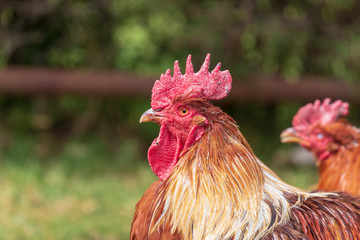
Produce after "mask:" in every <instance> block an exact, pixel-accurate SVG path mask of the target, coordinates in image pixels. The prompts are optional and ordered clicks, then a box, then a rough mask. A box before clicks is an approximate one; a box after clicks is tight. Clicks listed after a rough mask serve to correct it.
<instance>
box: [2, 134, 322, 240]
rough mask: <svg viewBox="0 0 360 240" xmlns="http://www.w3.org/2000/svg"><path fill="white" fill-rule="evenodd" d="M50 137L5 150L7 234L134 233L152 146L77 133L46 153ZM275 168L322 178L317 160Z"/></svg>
mask: <svg viewBox="0 0 360 240" xmlns="http://www.w3.org/2000/svg"><path fill="white" fill-rule="evenodd" d="M47 144H48V141H47V140H45V141H44V139H42V138H38V137H36V136H35V137H34V136H31V135H28V134H26V135H21V136H15V137H13V139H12V141H11V143H10V144H9V145H8V146H7V147H2V148H1V149H0V154H1V160H0V189H1V190H0V239H9V240H17V239H19V240H20V239H21V240H22V239H27V240H45V239H46V240H52V239H54V240H55V239H56V240H62V239H64V240H65V239H66V240H67V239H72V240H89V239H90V240H92V239H93V240H112V239H120V240H121V239H129V231H130V224H131V220H132V216H133V214H134V207H135V204H136V202H137V201H138V200H139V199H140V197H141V196H142V194H143V193H144V191H145V189H146V188H147V187H148V186H149V185H150V184H151V183H152V182H153V181H154V180H155V179H156V177H155V176H154V174H153V173H152V172H151V170H150V167H149V166H148V163H147V161H146V160H145V157H146V148H145V149H142V148H140V147H139V146H138V145H139V143H138V141H137V140H135V139H128V140H127V141H123V142H119V143H115V144H118V145H117V147H116V149H115V150H114V149H111V148H109V146H108V142H107V141H106V140H104V139H102V138H101V137H87V138H76V137H75V138H71V139H70V140H68V141H66V142H65V143H63V144H62V146H61V150H58V151H57V153H56V154H55V153H51V154H49V153H47V154H45V153H46V152H47V151H49V150H46V149H47V148H51V149H53V148H55V149H56V147H57V146H58V145H57V144H55V145H53V146H51V147H49V145H47ZM59 148H60V146H59ZM53 150H54V149H53ZM44 152H45V153H44ZM55 152H56V151H55ZM275 171H276V172H277V173H278V174H279V175H280V176H281V177H282V178H283V179H284V180H285V181H287V182H289V183H291V184H294V185H296V186H298V187H303V188H306V187H308V186H310V185H312V184H313V183H314V182H315V181H316V172H315V171H316V170H314V168H313V167H303V168H295V167H290V168H289V167H280V168H276V169H275Z"/></svg>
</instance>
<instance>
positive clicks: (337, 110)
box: [292, 98, 349, 131]
mask: <svg viewBox="0 0 360 240" xmlns="http://www.w3.org/2000/svg"><path fill="white" fill-rule="evenodd" d="M330 102H331V100H330V99H329V98H326V99H325V100H324V102H323V103H321V102H320V100H316V101H315V102H314V103H313V104H312V103H309V104H306V105H305V106H304V107H302V108H300V109H299V111H298V112H297V114H296V115H295V116H294V118H293V122H292V123H293V126H294V128H295V130H297V131H301V130H303V129H306V128H307V127H308V126H310V125H316V124H319V125H325V124H329V123H332V122H335V121H336V120H337V119H339V118H340V117H345V116H347V115H348V114H349V104H348V103H347V102H342V101H341V100H337V101H335V102H333V103H330Z"/></svg>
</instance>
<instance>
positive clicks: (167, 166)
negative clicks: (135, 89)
mask: <svg viewBox="0 0 360 240" xmlns="http://www.w3.org/2000/svg"><path fill="white" fill-rule="evenodd" d="M208 65H209V56H207V58H206V60H205V63H204V65H203V67H202V68H201V69H200V71H199V73H197V75H195V76H194V74H193V73H192V65H191V60H190V57H189V58H188V61H187V67H186V73H185V75H181V73H179V69H178V65H177V62H175V66H174V79H169V71H167V73H166V74H165V75H162V77H161V78H160V81H158V82H157V83H155V87H157V88H156V89H155V90H154V89H153V96H152V109H149V110H148V111H146V112H145V113H144V114H143V116H142V117H141V119H140V121H141V122H147V121H153V122H157V123H159V124H160V134H159V137H158V138H156V139H155V140H154V142H153V143H152V145H151V147H150V148H149V152H148V158H149V163H150V166H151V168H152V170H153V171H154V173H155V174H156V175H157V176H159V180H158V181H156V182H155V183H153V184H152V185H151V186H150V188H149V189H148V190H147V191H146V192H145V194H144V196H143V197H142V198H141V199H140V201H139V202H138V204H137V206H136V212H135V216H134V219H133V223H132V228H131V234H130V239H132V240H138V239H139V240H140V239H141V240H143V239H149V240H150V239H151V240H152V239H170V240H172V239H190V240H191V239H194V240H198V239H199V240H200V239H209V240H212V239H214V240H215V239H331V238H334V239H341V238H342V239H352V238H353V239H360V226H359V224H358V223H359V222H360V199H358V198H355V197H351V196H349V195H346V194H335V193H332V194H330V193H320V192H313V193H309V192H306V191H303V190H300V189H297V188H295V187H293V186H290V185H288V184H286V183H284V182H283V181H281V180H280V179H279V178H278V177H277V176H276V174H275V173H274V172H272V171H271V170H270V169H269V168H267V167H266V166H265V165H264V164H263V163H262V162H261V161H260V160H259V159H257V158H256V156H255V155H254V153H253V152H252V150H251V147H250V146H249V144H248V143H247V141H246V139H245V138H244V136H243V135H242V134H241V132H240V131H239V129H238V127H237V126H236V123H235V122H234V120H233V119H232V118H231V117H229V116H228V115H227V114H225V113H224V112H222V111H221V110H220V109H219V108H218V107H215V106H213V105H212V104H211V103H210V102H209V101H208V100H209V99H210V100H211V99H219V98H222V97H224V96H226V94H227V92H228V91H229V90H230V87H231V77H230V81H229V76H230V75H229V74H228V72H227V71H225V72H220V71H219V68H220V67H219V65H218V66H217V67H216V68H215V69H214V70H213V72H212V73H211V74H209V73H207V71H208ZM204 66H205V67H204ZM189 69H190V70H189ZM205 71H206V74H205ZM204 76H205V77H206V78H205V77H204ZM198 78H200V79H201V80H203V81H204V82H205V83H203V84H202V85H201V83H199V82H196V84H194V86H191V84H190V85H189V83H191V81H197V80H196V79H198ZM204 78H205V79H204ZM189 79H190V80H189ZM194 79H195V80H194ZM209 79H210V80H209ZM214 79H215V81H211V80H214ZM219 79H221V80H222V81H220V80H219ZM170 80H173V82H171V81H170ZM180 80H181V81H185V83H183V85H182V86H185V87H181V83H179V82H177V81H180ZM205 80H207V81H205ZM167 81H169V82H167ZM186 81H189V82H186ZM174 83H175V84H177V85H176V87H174V88H169V87H168V86H167V85H168V84H174ZM204 84H208V85H209V86H208V85H205V86H204ZM214 85H215V86H217V88H216V87H214ZM172 86H173V85H172ZM155 87H154V88H155ZM211 87H214V89H210V90H209V89H208V88H211ZM204 88H205V89H204ZM218 88H220V89H218ZM159 89H163V91H160V90H159ZM189 89H191V91H190V92H189ZM208 90H209V91H208ZM171 91H172V92H171ZM224 93H225V94H224ZM167 94H168V95H170V97H167V96H168V95H167ZM169 99H170V100H171V101H169ZM153 109H155V110H153Z"/></svg>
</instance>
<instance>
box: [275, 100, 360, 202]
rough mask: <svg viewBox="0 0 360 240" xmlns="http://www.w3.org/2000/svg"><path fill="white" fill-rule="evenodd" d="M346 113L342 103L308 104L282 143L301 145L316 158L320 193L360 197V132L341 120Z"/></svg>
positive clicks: (283, 134) (346, 106) (284, 136)
mask: <svg viewBox="0 0 360 240" xmlns="http://www.w3.org/2000/svg"><path fill="white" fill-rule="evenodd" d="M324 105H325V106H327V107H324ZM334 105H335V107H334ZM336 106H337V107H336ZM347 113H348V104H347V103H343V102H341V101H336V102H334V103H332V104H330V100H329V99H326V100H325V101H324V102H323V104H319V102H317V103H314V104H308V105H306V106H304V107H303V108H301V109H300V110H299V112H298V113H297V114H296V115H295V117H294V121H293V127H292V128H289V129H286V130H285V131H284V132H283V133H282V134H281V136H282V141H283V142H296V143H299V144H300V145H301V146H303V147H305V148H306V149H309V150H310V151H311V152H312V153H313V154H314V156H315V158H316V160H317V166H318V168H319V182H318V185H317V189H319V190H325V191H346V192H348V193H350V194H353V195H359V194H360V145H359V142H360V130H359V129H358V128H356V127H354V126H352V125H351V124H350V123H349V122H347V121H346V120H345V119H344V118H341V117H344V116H346V115H347ZM329 115H330V117H329ZM310 116H312V117H310ZM314 116H315V117H314ZM324 118H325V119H326V121H324V120H323V119H324Z"/></svg>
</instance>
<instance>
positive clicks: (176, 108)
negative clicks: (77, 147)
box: [140, 54, 232, 181]
mask: <svg viewBox="0 0 360 240" xmlns="http://www.w3.org/2000/svg"><path fill="white" fill-rule="evenodd" d="M209 64H210V54H208V55H207V56H206V58H205V61H204V63H203V65H202V67H201V68H200V70H199V71H198V72H197V73H194V68H193V65H192V63H191V55H189V56H188V58H187V61H186V70H185V74H184V75H182V74H181V71H180V68H179V64H178V61H175V64H174V73H173V76H171V73H170V69H168V70H167V71H166V72H165V74H162V75H161V76H160V80H157V81H156V82H155V84H154V87H153V89H152V98H151V108H150V109H149V110H147V111H146V112H144V113H143V115H142V116H141V118H140V122H150V121H151V122H156V123H158V124H159V125H160V133H159V136H158V137H157V138H156V139H155V140H154V141H153V143H152V144H151V146H150V148H149V151H148V160H149V163H150V167H151V169H152V170H153V172H154V173H155V174H156V175H157V176H158V177H159V178H160V179H161V180H162V181H165V180H166V179H167V177H168V176H169V175H170V174H171V172H172V170H173V169H174V167H175V165H176V163H177V162H178V160H179V158H180V157H181V156H182V155H183V154H184V153H185V152H186V151H187V150H188V149H189V148H191V146H193V144H194V143H195V142H197V141H198V140H199V139H200V138H201V136H202V135H203V134H204V132H205V131H206V129H207V128H208V125H209V117H210V116H208V114H207V113H208V112H209V110H210V109H211V108H212V107H213V106H212V105H211V104H210V103H209V102H208V101H207V100H216V99H221V98H223V97H225V96H226V95H227V94H228V93H229V92H230V89H231V83H232V78H231V75H230V73H229V71H227V70H226V71H220V66H221V64H220V63H219V64H217V66H216V67H215V68H214V70H213V71H211V72H209ZM210 112H211V111H210ZM211 117H213V115H212V116H211Z"/></svg>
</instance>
